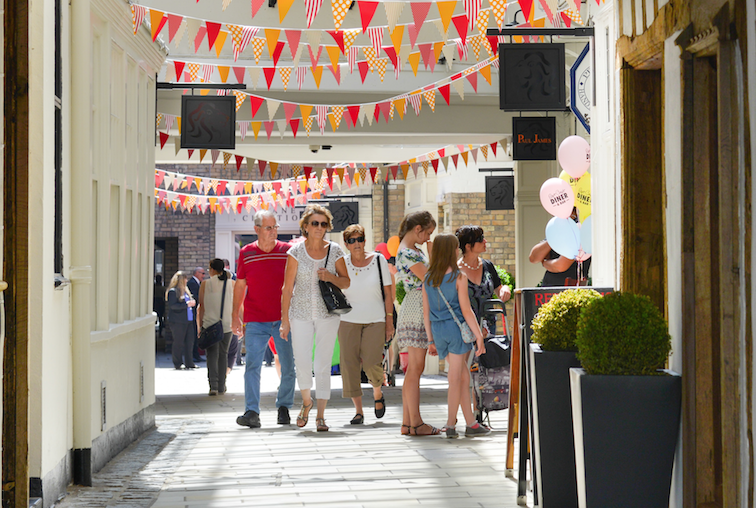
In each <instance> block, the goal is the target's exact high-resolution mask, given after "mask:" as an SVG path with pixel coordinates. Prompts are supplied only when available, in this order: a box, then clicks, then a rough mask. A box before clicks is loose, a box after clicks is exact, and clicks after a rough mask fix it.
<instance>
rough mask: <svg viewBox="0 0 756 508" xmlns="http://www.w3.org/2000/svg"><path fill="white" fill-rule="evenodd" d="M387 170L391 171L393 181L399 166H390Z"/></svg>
mask: <svg viewBox="0 0 756 508" xmlns="http://www.w3.org/2000/svg"><path fill="white" fill-rule="evenodd" d="M389 169H390V170H391V174H392V175H393V177H394V180H396V172H397V171H399V166H391V167H390V168H389Z"/></svg>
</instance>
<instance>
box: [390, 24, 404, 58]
mask: <svg viewBox="0 0 756 508" xmlns="http://www.w3.org/2000/svg"><path fill="white" fill-rule="evenodd" d="M403 37H404V25H396V27H394V29H393V30H392V31H391V42H393V43H394V50H395V51H396V53H397V54H399V51H400V50H401V49H402V38H403Z"/></svg>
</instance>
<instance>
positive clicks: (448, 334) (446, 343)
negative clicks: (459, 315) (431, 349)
mask: <svg viewBox="0 0 756 508" xmlns="http://www.w3.org/2000/svg"><path fill="white" fill-rule="evenodd" d="M431 329H432V331H433V342H434V343H435V344H436V351H438V357H439V358H441V359H442V360H443V359H444V358H446V355H448V354H449V353H453V354H455V355H463V354H465V353H467V352H468V351H471V350H472V347H473V345H472V344H467V343H465V342H464V341H463V340H462V333H461V332H460V331H459V327H458V326H457V323H455V322H454V320H453V319H445V320H443V321H433V322H431Z"/></svg>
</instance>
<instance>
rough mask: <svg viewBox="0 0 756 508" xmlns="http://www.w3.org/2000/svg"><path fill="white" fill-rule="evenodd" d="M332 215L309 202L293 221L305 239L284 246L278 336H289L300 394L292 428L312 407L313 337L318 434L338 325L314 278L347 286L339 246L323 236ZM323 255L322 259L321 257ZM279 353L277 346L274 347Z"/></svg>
mask: <svg viewBox="0 0 756 508" xmlns="http://www.w3.org/2000/svg"><path fill="white" fill-rule="evenodd" d="M332 222H333V217H332V216H331V212H330V211H328V209H327V208H324V207H322V206H320V205H316V204H311V205H308V206H307V208H305V211H304V213H303V214H302V218H301V219H300V220H299V228H300V229H301V230H302V234H303V235H304V237H305V238H306V240H305V241H304V242H299V243H297V244H295V245H294V247H292V248H291V249H290V250H289V258H288V260H287V262H286V278H285V280H284V288H283V293H282V299H281V329H280V336H281V338H282V339H287V338H288V337H289V331H291V341H292V345H293V347H294V358H295V361H296V362H297V383H298V384H299V391H300V393H301V394H302V409H301V410H300V411H299V416H297V426H298V427H304V426H305V425H307V421H308V417H309V414H310V409H312V372H313V359H312V356H313V353H312V347H313V341H314V342H315V367H314V372H315V382H316V387H315V388H316V391H315V395H316V396H317V399H318V410H317V413H318V414H317V418H316V420H315V423H316V425H317V426H316V429H317V431H318V432H325V431H327V430H328V426H327V425H326V423H325V408H326V405H327V404H328V401H329V400H330V398H331V359H332V357H333V347H334V345H335V344H336V333H337V332H338V329H339V316H337V315H332V314H329V313H328V309H326V306H325V303H324V302H323V297H322V295H321V293H320V289H319V285H318V281H321V280H322V281H326V282H331V283H333V284H334V285H336V286H337V287H338V288H339V289H342V290H344V289H347V288H348V287H349V275H348V274H347V269H346V264H345V263H344V259H343V258H344V252H343V251H342V250H341V247H339V244H337V243H334V242H330V241H328V240H326V238H325V236H326V233H328V231H330V230H331V227H332V226H331V224H332ZM326 257H327V259H326ZM277 350H278V355H279V357H280V356H281V348H280V347H277Z"/></svg>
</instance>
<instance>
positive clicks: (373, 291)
mask: <svg viewBox="0 0 756 508" xmlns="http://www.w3.org/2000/svg"><path fill="white" fill-rule="evenodd" d="M344 261H345V262H346V268H347V273H348V274H349V281H350V282H349V287H348V288H347V289H345V290H344V296H346V297H347V300H349V304H350V305H351V306H352V311H351V312H348V313H346V314H342V315H341V320H342V321H344V322H346V323H356V324H363V325H367V324H370V323H383V322H385V321H386V304H385V303H384V300H383V297H382V296H381V286H380V284H381V283H380V282H379V281H378V263H380V264H381V275H383V281H382V283H383V286H384V288H383V289H384V291H385V292H386V293H387V294H389V292H390V291H391V272H389V267H388V262H387V261H386V258H385V257H383V255H382V254H374V255H373V257H372V259H371V260H370V263H368V265H367V266H362V267H357V266H354V265H353V264H352V255H351V254H348V255H346V256H345V257H344Z"/></svg>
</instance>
